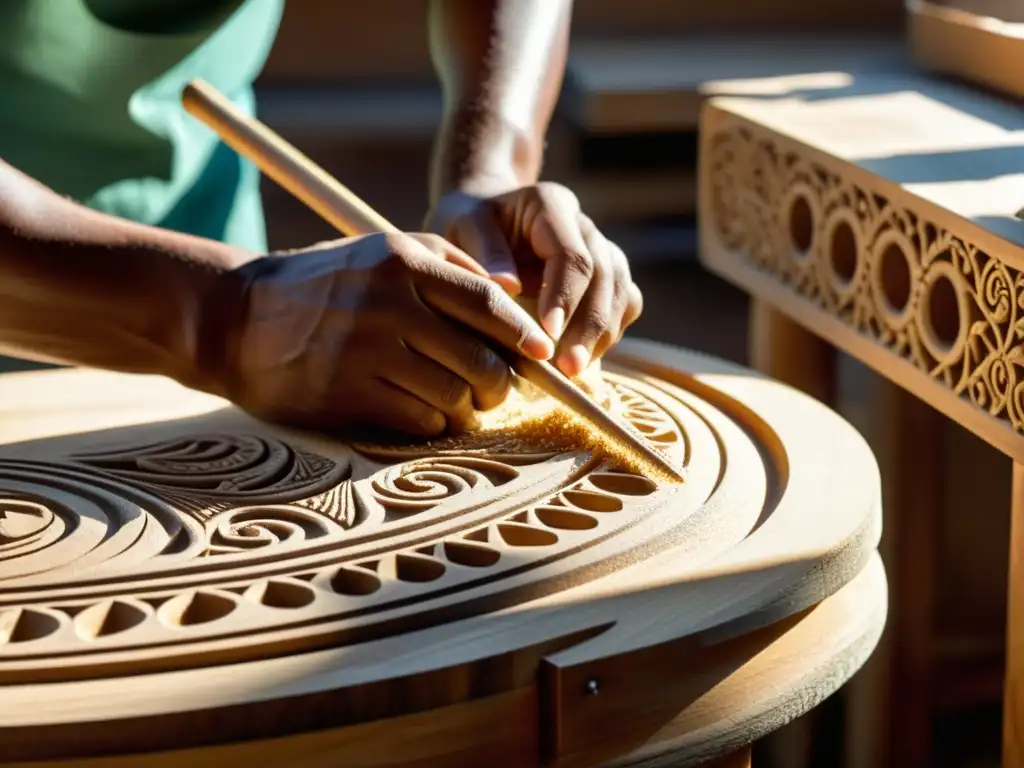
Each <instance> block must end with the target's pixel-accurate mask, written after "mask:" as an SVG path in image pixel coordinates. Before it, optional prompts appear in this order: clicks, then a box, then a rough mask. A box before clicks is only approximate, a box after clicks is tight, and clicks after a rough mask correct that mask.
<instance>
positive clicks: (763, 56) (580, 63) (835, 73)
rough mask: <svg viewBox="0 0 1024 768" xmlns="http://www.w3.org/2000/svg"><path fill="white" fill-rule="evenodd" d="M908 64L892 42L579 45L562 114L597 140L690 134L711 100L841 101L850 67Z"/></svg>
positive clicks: (809, 38) (834, 39) (733, 39)
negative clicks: (828, 97)
mask: <svg viewBox="0 0 1024 768" xmlns="http://www.w3.org/2000/svg"><path fill="white" fill-rule="evenodd" d="M905 58H906V54H905V52H904V42H903V40H902V38H899V37H892V36H870V35H869V36H859V37H851V36H849V35H847V36H843V37H839V36H835V35H828V34H806V35H802V36H794V35H793V34H792V33H790V34H788V35H787V34H779V33H775V34H762V35H760V36H757V37H753V36H750V35H744V34H731V35H718V36H715V35H708V34H703V35H698V34H694V35H693V36H692V37H686V38H673V39H665V38H664V37H661V38H658V37H657V36H651V37H648V38H643V39H623V38H608V39H599V38H587V37H578V38H576V39H574V40H573V42H572V46H571V49H570V52H569V61H568V65H567V69H566V80H565V85H564V87H563V89H562V99H561V102H560V109H561V111H562V112H563V113H564V114H565V115H566V117H567V118H568V119H570V120H571V121H572V122H573V123H574V124H575V125H577V126H579V127H580V128H583V129H586V130H587V131H590V132H593V133H643V132H648V131H666V130H671V131H691V130H695V129H696V128H697V123H698V119H699V116H700V109H701V105H702V104H703V103H704V101H705V100H706V99H707V98H709V97H711V96H716V95H722V94H728V95H747V96H768V97H772V98H776V97H779V96H785V95H797V94H804V93H814V94H817V93H822V92H824V93H828V92H829V91H836V92H843V91H845V90H846V89H848V88H849V87H850V86H851V80H850V78H849V75H848V74H847V73H848V68H849V67H851V66H855V65H856V66H860V67H861V68H869V69H870V70H885V69H890V68H892V67H893V66H895V65H896V64H898V63H899V62H901V61H903V60H905Z"/></svg>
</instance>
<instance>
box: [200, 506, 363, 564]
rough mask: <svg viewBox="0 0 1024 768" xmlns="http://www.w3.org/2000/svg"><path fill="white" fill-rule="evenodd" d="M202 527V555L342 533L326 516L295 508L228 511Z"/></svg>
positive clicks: (247, 508) (302, 540) (276, 544)
mask: <svg viewBox="0 0 1024 768" xmlns="http://www.w3.org/2000/svg"><path fill="white" fill-rule="evenodd" d="M206 528H207V537H208V540H209V545H208V546H207V548H206V550H205V551H204V552H203V555H205V556H209V555H218V554H227V553H238V552H245V551H248V550H252V549H262V548H264V547H272V546H280V545H282V544H293V545H294V544H298V543H300V542H306V541H312V540H313V539H319V538H323V537H325V536H340V534H341V533H342V532H343V531H344V528H343V527H342V526H341V525H339V524H338V523H336V522H335V521H334V520H332V519H331V518H330V517H327V516H325V515H323V514H321V513H319V512H314V511H312V510H309V509H304V508H303V507H300V506H298V505H289V506H283V505H282V506H276V507H242V508H239V509H232V510H228V511H227V512H221V513H220V514H219V515H217V516H216V517H214V518H212V519H211V520H210V521H208V522H207V524H206Z"/></svg>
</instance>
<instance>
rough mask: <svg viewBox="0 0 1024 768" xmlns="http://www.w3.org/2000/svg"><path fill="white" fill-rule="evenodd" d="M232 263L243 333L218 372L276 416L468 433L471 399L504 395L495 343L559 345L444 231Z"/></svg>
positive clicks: (505, 369)
mask: <svg viewBox="0 0 1024 768" xmlns="http://www.w3.org/2000/svg"><path fill="white" fill-rule="evenodd" d="M236 272H237V274H238V275H239V277H240V278H242V279H239V280H237V283H236V286H237V287H236V288H234V289H233V290H234V291H235V299H234V300H235V301H236V302H237V305H238V307H239V311H238V312H237V313H236V314H235V317H237V318H240V319H238V320H235V321H233V322H229V323H228V329H227V333H228V334H229V338H233V339H235V340H236V341H235V343H233V344H232V345H230V349H229V351H228V355H227V365H226V367H225V370H224V372H223V374H221V378H222V380H223V381H224V389H225V391H226V394H227V396H228V397H230V398H231V399H232V400H234V401H235V402H236V403H238V404H239V405H240V406H242V407H243V408H245V409H246V410H248V411H250V412H252V413H254V414H256V415H258V416H261V417H264V418H268V419H273V420H275V421H284V422H287V423H291V424H296V425H299V426H307V427H314V428H328V427H341V426H347V425H363V426H366V425H372V426H379V427H384V428H389V429H395V430H399V431H402V432H406V433H412V434H415V435H421V436H434V435H438V434H440V433H441V432H442V431H444V430H445V428H446V427H448V428H449V429H450V430H453V431H458V430H459V429H462V428H464V427H465V426H467V425H468V424H469V423H471V420H472V414H473V410H474V406H475V407H476V409H479V410H487V409H489V408H492V407H494V406H496V405H498V404H500V403H501V402H502V400H503V399H504V397H505V395H506V394H507V391H508V388H509V385H510V380H511V373H510V370H509V366H508V364H507V363H505V362H503V361H502V360H501V358H500V357H499V356H498V355H497V354H495V352H494V351H493V349H492V347H493V348H498V347H506V348H511V349H517V348H518V349H519V350H521V351H522V352H523V353H524V354H526V355H528V356H531V357H533V358H536V359H546V358H548V357H549V356H550V355H551V353H552V352H553V346H554V345H553V344H552V342H551V340H550V339H549V338H548V337H547V336H546V335H545V334H544V333H543V331H541V329H540V328H539V327H538V325H537V324H536V322H534V320H533V319H532V318H530V316H529V314H528V313H527V312H526V311H525V310H524V309H522V308H521V307H520V306H518V305H517V304H516V303H515V301H514V300H513V299H511V298H510V297H509V296H508V295H506V294H505V292H504V291H502V290H501V288H500V287H499V286H498V285H497V284H495V283H494V282H493V281H492V280H490V279H489V278H488V277H487V275H486V272H484V271H483V270H482V269H481V268H480V266H479V265H477V264H476V263H475V262H473V260H471V259H470V258H469V257H467V256H466V255H465V254H463V253H460V252H459V251H458V250H457V249H456V248H453V247H452V246H451V245H450V244H449V243H446V242H445V241H444V240H442V239H441V238H440V237H438V236H436V235H405V234H401V235H384V234H374V235H368V236H365V237H358V238H348V239H345V240H339V241H337V242H332V243H325V244H321V245H319V246H316V247H314V248H311V249H307V250H301V251H295V252H291V253H289V254H285V255H271V256H267V257H265V258H261V259H257V260H256V261H254V262H251V263H250V264H248V265H245V266H243V267H242V268H240V269H239V270H236ZM233 326H237V327H233ZM469 328H472V329H475V331H476V332H474V331H471V330H469ZM485 337H487V340H485Z"/></svg>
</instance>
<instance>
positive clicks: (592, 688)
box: [587, 680, 601, 696]
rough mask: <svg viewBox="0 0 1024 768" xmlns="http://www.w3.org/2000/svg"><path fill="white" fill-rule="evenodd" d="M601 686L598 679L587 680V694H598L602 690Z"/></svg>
mask: <svg viewBox="0 0 1024 768" xmlns="http://www.w3.org/2000/svg"><path fill="white" fill-rule="evenodd" d="M600 690H601V689H600V687H598V685H597V680H587V694H588V695H590V696H597V694H598V693H599V692H600Z"/></svg>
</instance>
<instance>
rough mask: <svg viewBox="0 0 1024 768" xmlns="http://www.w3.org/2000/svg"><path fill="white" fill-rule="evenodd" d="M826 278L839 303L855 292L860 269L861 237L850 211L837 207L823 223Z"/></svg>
mask: <svg viewBox="0 0 1024 768" xmlns="http://www.w3.org/2000/svg"><path fill="white" fill-rule="evenodd" d="M824 233H825V252H824V253H823V254H822V256H823V260H824V271H825V276H826V278H827V280H828V283H829V285H831V286H832V289H833V290H834V291H835V292H836V294H837V295H838V297H839V298H840V300H841V301H845V300H847V299H849V297H851V296H852V295H853V293H854V290H855V289H856V284H857V277H858V274H859V272H860V269H861V237H860V229H859V225H858V222H857V218H856V216H855V215H854V213H853V212H852V211H849V210H847V209H844V208H838V209H836V210H835V211H833V212H832V213H831V215H830V216H829V218H828V221H827V222H826V224H825V229H824Z"/></svg>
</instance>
